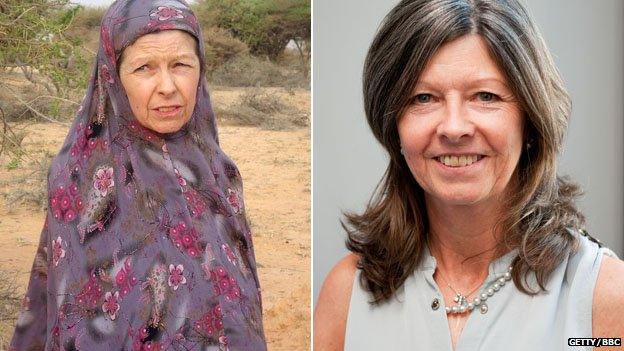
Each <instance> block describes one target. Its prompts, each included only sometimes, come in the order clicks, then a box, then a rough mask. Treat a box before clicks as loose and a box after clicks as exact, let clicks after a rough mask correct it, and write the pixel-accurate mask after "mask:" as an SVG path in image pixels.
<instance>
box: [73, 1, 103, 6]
mask: <svg viewBox="0 0 624 351" xmlns="http://www.w3.org/2000/svg"><path fill="white" fill-rule="evenodd" d="M71 2H72V3H75V4H81V5H85V6H108V5H110V4H112V3H113V0H71Z"/></svg>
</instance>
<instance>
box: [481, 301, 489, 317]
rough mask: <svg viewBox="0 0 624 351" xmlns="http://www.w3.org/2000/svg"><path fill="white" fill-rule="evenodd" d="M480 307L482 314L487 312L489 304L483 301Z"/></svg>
mask: <svg viewBox="0 0 624 351" xmlns="http://www.w3.org/2000/svg"><path fill="white" fill-rule="evenodd" d="M479 309H480V310H481V314H486V313H487V311H488V305H487V304H486V303H485V302H483V303H481V306H480V307H479Z"/></svg>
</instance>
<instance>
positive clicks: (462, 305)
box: [440, 266, 512, 314]
mask: <svg viewBox="0 0 624 351" xmlns="http://www.w3.org/2000/svg"><path fill="white" fill-rule="evenodd" d="M511 271H512V267H511V266H509V268H507V272H505V274H503V275H501V276H500V277H498V278H497V279H496V282H495V283H494V284H492V285H490V287H488V288H487V289H485V290H483V292H481V294H480V295H479V296H477V297H475V298H474V299H473V300H472V301H471V302H468V296H470V294H472V292H471V293H470V294H468V295H463V294H461V293H459V292H457V291H455V289H453V287H451V285H450V284H448V282H447V285H448V286H449V288H451V289H452V290H453V291H454V292H455V294H456V295H455V298H454V299H453V301H454V302H455V305H454V306H446V307H445V310H446V314H459V313H466V312H472V311H473V310H474V309H476V308H479V310H480V311H481V313H482V314H485V313H487V311H488V305H487V303H485V301H486V300H487V299H488V298H490V297H492V296H493V295H494V294H495V293H496V292H498V291H499V290H500V289H501V288H502V287H503V286H505V283H507V282H508V281H510V280H511ZM440 277H442V276H440ZM442 279H444V278H442ZM444 280H445V281H446V279H444ZM475 290H476V289H475ZM473 292H474V290H473Z"/></svg>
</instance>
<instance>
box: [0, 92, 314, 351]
mask: <svg viewBox="0 0 624 351" xmlns="http://www.w3.org/2000/svg"><path fill="white" fill-rule="evenodd" d="M239 94H240V92H237V91H235V90H233V89H229V90H225V91H214V92H213V94H212V96H213V101H215V103H217V101H222V100H224V101H225V100H230V101H231V100H232V99H234V98H235V97H236V96H238V95H239ZM282 95H283V96H284V97H285V99H287V101H288V103H292V104H296V105H297V107H298V108H302V109H305V108H307V109H308V110H309V106H310V102H309V92H306V91H301V90H300V91H298V92H297V93H295V94H293V93H286V92H284V93H283V94H282ZM220 99H221V100H220ZM20 128H23V129H24V131H25V132H26V133H27V134H26V135H27V136H26V138H25V139H24V142H23V144H22V145H23V146H24V147H25V148H26V149H27V150H29V151H32V152H33V153H35V155H37V154H41V153H42V152H43V151H45V150H48V152H50V153H52V154H56V152H57V151H58V150H59V148H60V146H61V144H62V142H63V140H64V138H65V134H66V131H67V127H64V126H59V125H56V124H48V123H45V124H43V123H36V124H30V125H27V126H21V127H20ZM219 134H220V140H221V147H222V148H223V150H224V151H225V152H226V153H227V154H228V155H229V156H230V157H231V158H232V159H233V160H234V161H235V162H236V164H237V165H238V167H239V169H240V172H241V174H242V176H243V182H244V189H245V203H246V207H247V211H248V214H249V219H250V222H251V225H252V231H253V233H254V245H255V249H256V258H257V262H258V271H259V275H260V282H261V284H262V290H263V308H264V327H265V333H266V338H267V342H268V345H269V350H308V349H309V348H310V266H311V258H310V132H309V129H306V128H300V129H294V130H287V131H270V130H262V129H259V128H256V127H240V126H228V125H222V126H220V128H219ZM9 161H10V160H9V159H8V158H7V157H5V156H3V155H0V184H3V185H2V186H0V193H3V192H4V193H6V192H11V191H13V190H14V189H13V188H15V187H18V185H17V184H15V182H13V183H12V182H11V181H12V180H13V179H16V178H18V177H20V176H23V175H24V174H27V173H28V172H30V171H31V170H32V169H33V168H34V165H33V164H30V163H29V161H28V159H24V161H22V162H21V163H20V165H19V166H18V167H17V169H13V170H9V169H8V168H7V165H8V162H9ZM43 220H44V213H43V212H42V211H41V210H40V209H38V208H36V206H34V205H24V204H22V205H19V204H12V203H6V199H5V198H2V197H0V238H1V239H2V240H0V269H2V270H5V271H10V272H18V274H17V276H16V279H17V287H18V288H17V290H20V295H21V294H23V291H25V289H26V284H27V279H28V271H29V270H30V267H31V265H32V259H33V257H34V253H35V250H36V248H37V243H38V240H39V235H40V232H41V228H42V225H43ZM0 284H7V283H6V282H2V283H0ZM2 303H3V302H1V301H0V304H2ZM0 307H1V306H0ZM13 323H14V322H13V321H0V349H2V347H3V345H4V343H5V342H6V341H7V339H8V338H10V336H11V334H12V328H13V327H12V325H13Z"/></svg>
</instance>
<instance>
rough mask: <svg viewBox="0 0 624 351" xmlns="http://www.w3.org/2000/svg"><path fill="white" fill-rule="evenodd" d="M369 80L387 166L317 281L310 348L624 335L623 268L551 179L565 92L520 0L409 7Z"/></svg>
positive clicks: (399, 8)
mask: <svg viewBox="0 0 624 351" xmlns="http://www.w3.org/2000/svg"><path fill="white" fill-rule="evenodd" d="M362 83H363V95H364V101H363V102H364V111H365V114H366V119H367V122H368V125H369V127H370V129H371V131H372V132H373V135H374V136H375V138H376V139H377V141H379V143H380V144H381V145H382V146H383V148H384V150H385V151H386V152H387V155H388V160H387V169H386V172H385V174H384V175H383V178H382V179H381V181H380V183H379V185H378V188H377V190H376V191H375V193H374V195H373V196H372V198H371V200H370V201H369V203H368V204H367V206H366V208H365V209H364V210H363V211H362V213H347V214H346V215H345V219H344V220H343V222H342V224H343V227H344V229H345V230H346V232H347V235H348V236H347V248H348V249H349V250H350V251H351V253H350V254H349V255H347V256H346V257H345V258H343V259H342V260H341V261H340V262H339V263H338V264H337V265H336V266H335V267H334V268H333V269H332V270H331V272H330V273H329V275H328V276H327V278H326V280H325V282H324V283H323V287H322V289H321V291H320V294H319V297H318V303H317V305H316V310H315V318H314V346H315V350H322V351H326V350H342V349H346V350H358V351H362V350H408V349H409V350H416V349H422V350H449V351H450V350H501V349H505V350H561V349H564V348H566V347H567V338H573V337H592V336H594V337H622V336H624V335H622V331H623V330H624V321H622V319H621V318H618V317H619V316H621V315H622V314H624V293H623V291H624V285H622V283H621V279H617V280H616V279H614V278H613V277H614V276H616V275H617V276H620V277H622V276H624V262H622V261H620V260H619V259H617V256H616V255H615V253H613V251H611V250H610V249H608V248H606V247H604V246H603V245H602V244H601V243H600V242H598V241H597V240H596V239H594V238H592V237H591V236H589V235H588V234H587V232H586V231H585V229H584V227H585V224H584V215H583V214H582V213H581V212H580V211H579V210H578V209H577V207H576V198H577V196H578V195H579V192H580V191H579V187H578V186H577V185H576V184H575V183H574V182H572V181H571V180H570V179H569V178H563V177H559V176H558V172H557V159H558V156H559V154H560V152H561V151H562V148H563V141H564V135H565V132H566V129H567V126H568V121H569V116H570V112H571V111H570V110H571V108H570V106H571V103H570V96H569V95H568V93H567V91H566V89H565V86H564V84H563V80H562V79H561V77H560V75H559V72H558V70H557V68H556V67H555V65H554V62H553V60H552V58H551V55H550V53H549V51H548V49H547V47H546V46H545V43H544V40H543V38H542V36H541V34H540V32H539V30H538V29H537V27H536V26H535V25H534V24H533V22H532V19H531V18H530V16H529V14H528V12H527V11H526V10H525V8H524V6H523V5H522V4H521V3H520V2H519V1H516V0H403V1H400V2H399V3H398V4H397V5H396V6H395V7H394V8H393V9H392V10H391V11H390V12H389V13H388V15H387V16H386V17H385V19H384V21H383V22H382V24H381V25H380V27H379V30H378V32H377V34H376V35H375V38H374V39H373V42H372V44H371V45H370V48H369V50H368V53H367V56H366V60H365V62H364V72H363V76H362ZM315 96H316V95H315ZM341 141H343V142H344V140H343V139H341ZM345 149H347V148H345ZM348 150H352V149H348ZM357 152H361V151H360V150H357ZM334 176H335V174H334ZM315 179H318V178H315ZM360 190H361V189H360ZM318 253H319V251H317V250H316V249H315V255H318Z"/></svg>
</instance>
